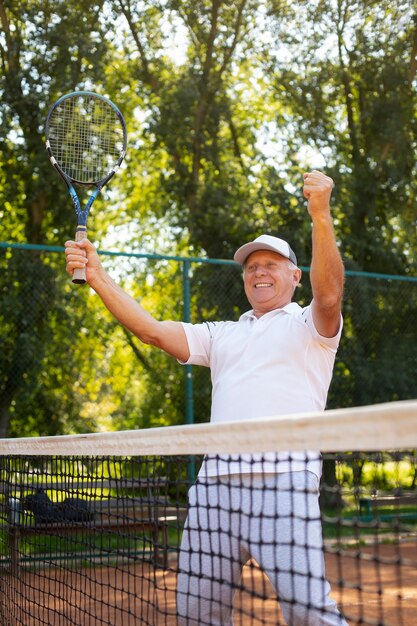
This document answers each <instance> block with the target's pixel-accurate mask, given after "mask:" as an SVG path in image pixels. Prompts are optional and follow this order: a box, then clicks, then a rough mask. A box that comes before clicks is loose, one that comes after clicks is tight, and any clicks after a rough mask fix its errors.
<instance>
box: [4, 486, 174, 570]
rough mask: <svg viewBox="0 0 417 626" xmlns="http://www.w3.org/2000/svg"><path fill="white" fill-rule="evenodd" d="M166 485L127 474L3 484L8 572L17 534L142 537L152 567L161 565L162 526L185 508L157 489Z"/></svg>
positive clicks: (164, 561) (164, 554) (16, 552)
mask: <svg viewBox="0 0 417 626" xmlns="http://www.w3.org/2000/svg"><path fill="white" fill-rule="evenodd" d="M166 486H167V481H166V480H164V479H161V480H158V481H151V482H149V481H143V480H141V479H132V478H130V479H129V480H128V481H123V480H121V479H107V480H98V481H91V480H88V481H86V480H83V481H71V482H70V481H65V482H62V481H42V482H41V483H37V484H33V483H26V484H24V483H21V482H20V483H4V484H3V485H2V488H1V491H0V493H3V495H4V505H3V515H2V517H3V520H4V521H5V522H6V527H7V530H8V540H9V555H10V569H11V572H12V573H13V574H17V573H18V571H19V568H20V565H21V554H20V542H21V539H22V538H23V537H28V536H31V535H32V536H34V535H48V536H49V535H59V536H67V535H71V534H77V533H91V534H95V535H99V534H104V533H111V532H112V531H118V532H120V533H122V534H123V535H125V536H126V535H127V536H129V535H130V536H131V535H132V534H133V533H134V534H135V536H137V537H140V538H143V539H144V541H146V542H147V543H149V545H150V547H151V561H152V563H153V565H154V566H155V567H161V568H165V569H166V568H167V567H168V553H169V547H170V546H169V538H168V529H169V527H170V526H176V527H177V528H178V527H179V524H181V523H182V522H183V521H184V519H185V517H186V507H185V506H178V505H175V504H172V503H170V501H169V499H168V498H167V497H166V496H165V494H164V493H163V492H164V489H166ZM138 492H142V493H141V494H140V495H136V493H138ZM49 494H51V495H52V496H53V497H52V498H51V497H50V496H49ZM146 533H149V535H150V538H149V539H148V537H147V535H146Z"/></svg>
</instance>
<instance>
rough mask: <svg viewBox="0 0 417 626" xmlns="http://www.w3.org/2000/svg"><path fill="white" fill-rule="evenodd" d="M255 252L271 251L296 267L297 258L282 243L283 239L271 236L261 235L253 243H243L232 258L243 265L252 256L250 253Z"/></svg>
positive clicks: (287, 245) (287, 246) (285, 244)
mask: <svg viewBox="0 0 417 626" xmlns="http://www.w3.org/2000/svg"><path fill="white" fill-rule="evenodd" d="M256 250H271V251H272V252H277V253H278V254H281V255H282V256H285V257H286V258H287V259H289V260H290V261H292V262H293V263H294V265H297V257H296V256H295V254H294V252H293V251H292V250H291V247H290V245H289V244H288V243H287V242H286V241H284V239H279V237H273V236H272V235H261V236H260V237H257V238H256V239H254V240H253V241H250V242H249V243H245V244H244V245H243V246H241V247H240V248H239V249H238V250H236V252H235V255H234V257H233V258H234V260H235V261H237V263H240V264H241V265H243V264H244V263H245V261H246V259H247V258H248V256H249V255H250V254H252V252H256Z"/></svg>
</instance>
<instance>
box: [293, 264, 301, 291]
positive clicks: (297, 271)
mask: <svg viewBox="0 0 417 626" xmlns="http://www.w3.org/2000/svg"><path fill="white" fill-rule="evenodd" d="M302 273H303V272H302V271H301V270H300V268H299V267H297V269H295V270H294V274H293V280H294V287H298V286H299V284H300V281H301V275H302Z"/></svg>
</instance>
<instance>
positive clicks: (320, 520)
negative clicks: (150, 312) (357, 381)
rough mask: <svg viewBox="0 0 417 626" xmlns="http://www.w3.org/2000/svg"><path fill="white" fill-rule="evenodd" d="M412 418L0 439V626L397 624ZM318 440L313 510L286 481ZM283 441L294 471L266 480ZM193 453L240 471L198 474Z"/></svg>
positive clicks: (414, 555) (416, 440) (412, 540)
mask: <svg viewBox="0 0 417 626" xmlns="http://www.w3.org/2000/svg"><path fill="white" fill-rule="evenodd" d="M416 417H417V402H415V401H412V402H405V403H392V404H387V405H379V406H374V407H365V408H362V409H351V410H349V411H346V410H345V411H328V412H326V413H325V414H324V416H323V415H309V416H307V415H305V416H292V417H289V418H269V419H266V420H258V421H256V422H255V423H252V422H248V423H245V424H244V426H243V425H242V424H238V423H230V424H208V425H196V426H188V427H172V428H163V429H160V428H157V429H152V430H150V431H129V432H125V433H106V434H97V435H86V436H75V437H56V438H45V439H43V438H39V439H33V440H32V439H26V440H2V441H0V453H1V454H2V456H1V470H0V471H1V501H0V503H1V528H0V533H1V534H0V542H1V543H0V567H1V576H0V623H1V624H2V625H4V626H9V625H13V626H19V625H22V624H24V625H28V626H29V625H30V626H38V625H41V624H42V625H43V624H45V625H48V626H51V625H68V626H69V625H70V624H71V625H80V626H88V625H93V624H94V625H100V626H101V625H104V624H106V625H109V624H112V625H114V626H119V625H122V624H123V626H130V625H132V626H133V624H135V625H136V624H139V623H140V624H150V625H156V624H157V625H159V624H166V625H169V626H171V625H172V626H173V625H176V624H187V625H191V624H193V625H194V624H201V625H204V624H206V625H210V626H211V625H216V624H225V625H226V624H227V625H229V624H232V623H233V624H236V625H242V626H243V625H251V626H252V625H261V624H265V625H269V624H270V625H271V626H272V624H292V625H294V624H299V625H301V624H302V625H306V624H339V625H340V624H346V623H347V624H373V625H376V624H379V625H381V624H382V625H392V626H394V625H395V626H399V625H411V624H414V623H415V614H416V609H417V490H416V483H417V475H416V456H417V455H416V449H417V430H416V426H415V424H416V423H417V422H416ZM285 433H286V437H285ZM312 433H314V436H312ZM335 433H336V434H335ZM360 433H362V434H360ZM372 433H374V436H373V437H372ZM318 440H320V441H321V446H320V447H321V450H322V459H323V472H322V478H321V484H320V498H318V478H317V477H316V476H315V474H314V473H313V472H311V471H303V470H300V469H299V460H300V453H301V451H302V450H314V449H317V448H316V444H317V441H318ZM295 442H296V443H295ZM372 442H373V445H371V444H372ZM286 445H287V449H293V450H295V451H297V455H296V459H297V465H296V466H297V471H295V472H286V473H274V472H271V471H270V467H271V465H270V464H271V452H278V451H280V452H281V454H282V451H284V450H285V447H286ZM216 448H217V449H218V451H217V452H216ZM251 448H252V449H253V451H254V452H256V465H254V471H252V472H251V471H247V463H248V462H249V463H250V461H248V456H247V455H248V452H249V450H250V449H251ZM262 448H264V452H268V457H267V458H268V465H267V467H268V472H262V471H259V467H260V464H261V466H262V458H263V455H264V452H262V451H261V450H262ZM132 450H135V452H134V453H132ZM185 450H186V451H187V453H185V452H184V451H185ZM52 451H53V452H52ZM115 451H117V454H115ZM205 454H206V455H207V454H208V455H210V457H211V461H212V465H214V466H216V467H218V468H220V469H219V472H224V467H225V462H226V460H227V458H228V456H229V455H231V456H232V458H233V463H234V465H233V467H234V468H235V467H236V455H240V454H241V455H242V456H244V457H245V465H244V467H245V472H241V473H239V472H236V471H234V473H233V474H227V473H221V474H220V475H217V476H216V475H210V476H207V475H203V474H202V472H201V469H200V468H201V466H202V463H203V457H204V455H205ZM291 456H292V453H288V457H289V459H291ZM280 458H281V457H280ZM310 458H311V455H307V454H306V464H307V463H311V460H310ZM290 463H291V460H290ZM306 467H307V465H306ZM309 467H311V466H310V465H309ZM214 474H215V472H214ZM329 588H330V591H329ZM232 610H233V621H232Z"/></svg>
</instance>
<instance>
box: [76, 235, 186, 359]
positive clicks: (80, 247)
mask: <svg viewBox="0 0 417 626" xmlns="http://www.w3.org/2000/svg"><path fill="white" fill-rule="evenodd" d="M65 255H66V259H67V272H68V273H69V274H70V276H72V274H73V272H74V270H75V269H76V268H81V267H86V270H87V282H88V284H89V285H90V287H91V288H92V289H94V291H95V292H96V293H97V294H98V295H99V296H100V298H101V300H102V301H103V303H104V305H105V306H106V307H107V309H108V310H109V311H110V313H112V315H114V317H115V318H116V319H117V320H118V321H119V322H120V323H121V324H122V325H123V326H125V327H126V328H127V329H128V330H130V331H131V332H132V333H133V334H134V335H136V337H138V338H139V339H140V340H141V341H142V342H143V343H147V344H151V345H154V346H156V347H158V348H161V350H164V351H165V352H167V353H168V354H170V355H171V356H173V357H175V358H176V359H180V360H181V361H187V360H188V358H189V356H190V352H189V349H188V343H187V339H186V336H185V332H184V329H183V327H182V325H181V324H180V322H172V321H158V320H156V319H155V318H154V317H152V315H150V313H148V312H147V311H146V310H145V309H144V308H143V307H142V306H141V305H140V304H139V303H138V302H137V301H136V300H134V299H133V298H132V297H131V296H129V295H128V294H127V293H126V292H125V291H123V289H122V288H121V287H120V286H119V285H117V283H115V282H114V280H113V279H112V278H110V276H109V275H108V274H107V272H106V271H105V269H104V268H103V266H102V264H101V262H100V259H99V256H98V254H97V251H96V249H95V247H94V246H93V244H92V243H91V242H90V241H88V240H87V239H84V240H83V241H80V242H77V243H76V242H75V241H67V242H66V243H65Z"/></svg>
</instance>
